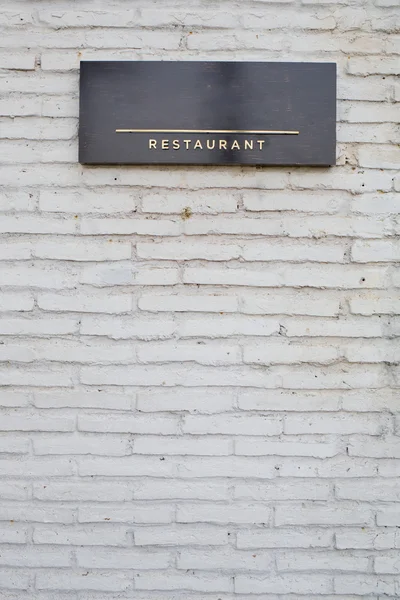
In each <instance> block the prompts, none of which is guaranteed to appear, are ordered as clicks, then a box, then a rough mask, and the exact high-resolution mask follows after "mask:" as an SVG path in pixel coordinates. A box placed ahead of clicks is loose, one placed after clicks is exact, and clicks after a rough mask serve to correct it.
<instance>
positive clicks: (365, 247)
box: [351, 240, 400, 263]
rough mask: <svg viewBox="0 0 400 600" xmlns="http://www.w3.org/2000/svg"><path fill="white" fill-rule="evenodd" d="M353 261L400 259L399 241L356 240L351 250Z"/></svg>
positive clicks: (394, 260)
mask: <svg viewBox="0 0 400 600" xmlns="http://www.w3.org/2000/svg"><path fill="white" fill-rule="evenodd" d="M351 258H352V260H353V261H354V262H362V263H366V262H397V261H399V260H400V243H398V242H397V241H375V240H374V241H372V240H371V241H369V242H362V241H360V240H359V241H357V242H355V243H354V245H353V247H352V250H351Z"/></svg>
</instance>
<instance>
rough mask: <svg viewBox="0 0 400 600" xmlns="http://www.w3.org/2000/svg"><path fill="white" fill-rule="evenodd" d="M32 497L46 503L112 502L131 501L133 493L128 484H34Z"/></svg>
mask: <svg viewBox="0 0 400 600" xmlns="http://www.w3.org/2000/svg"><path fill="white" fill-rule="evenodd" d="M33 497H34V498H36V499H38V500H45V501H47V502H49V501H50V502H51V501H53V502H57V501H62V502H70V501H80V502H87V501H92V502H110V501H111V502H112V501H119V502H123V501H127V500H132V497H133V491H132V489H131V487H130V486H129V484H123V483H115V482H113V483H107V482H92V481H91V482H80V481H78V482H72V481H68V482H63V481H50V482H46V484H43V483H35V484H34V485H33Z"/></svg>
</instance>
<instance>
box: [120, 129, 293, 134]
mask: <svg viewBox="0 0 400 600" xmlns="http://www.w3.org/2000/svg"><path fill="white" fill-rule="evenodd" d="M115 131H116V133H247V134H249V135H250V134H251V135H265V134H266V135H299V133H300V132H299V131H285V130H270V129H116V130H115Z"/></svg>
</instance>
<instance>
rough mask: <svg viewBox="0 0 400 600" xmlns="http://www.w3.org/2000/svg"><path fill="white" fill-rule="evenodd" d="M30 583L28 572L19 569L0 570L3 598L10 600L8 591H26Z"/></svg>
mask: <svg viewBox="0 0 400 600" xmlns="http://www.w3.org/2000/svg"><path fill="white" fill-rule="evenodd" d="M30 583H31V576H30V574H29V572H26V571H22V570H21V569H18V570H15V569H1V570H0V585H1V587H2V589H4V590H9V591H6V592H5V594H6V596H4V598H7V597H8V598H12V596H11V594H12V592H11V591H10V590H27V589H28V588H29V585H30Z"/></svg>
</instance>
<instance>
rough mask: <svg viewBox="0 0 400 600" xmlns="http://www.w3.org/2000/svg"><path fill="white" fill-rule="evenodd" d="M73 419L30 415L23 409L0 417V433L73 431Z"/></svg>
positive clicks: (29, 412) (30, 413)
mask: <svg viewBox="0 0 400 600" xmlns="http://www.w3.org/2000/svg"><path fill="white" fill-rule="evenodd" d="M74 429H75V419H74V418H73V417H70V418H68V417H67V416H66V415H63V416H50V415H43V414H39V413H38V414H36V413H34V412H33V413H32V412H31V411H27V410H24V409H21V410H18V409H15V410H13V411H10V412H8V414H3V415H2V417H1V425H0V430H1V431H17V430H21V431H73V430H74Z"/></svg>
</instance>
